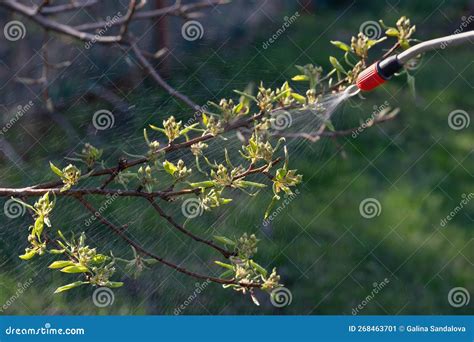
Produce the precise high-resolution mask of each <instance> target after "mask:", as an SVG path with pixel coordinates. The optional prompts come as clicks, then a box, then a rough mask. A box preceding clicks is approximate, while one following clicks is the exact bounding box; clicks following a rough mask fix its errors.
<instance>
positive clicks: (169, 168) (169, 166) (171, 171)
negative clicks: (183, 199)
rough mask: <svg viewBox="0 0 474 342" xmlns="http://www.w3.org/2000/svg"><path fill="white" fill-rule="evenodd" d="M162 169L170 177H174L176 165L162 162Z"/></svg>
mask: <svg viewBox="0 0 474 342" xmlns="http://www.w3.org/2000/svg"><path fill="white" fill-rule="evenodd" d="M163 167H164V168H165V171H166V172H167V173H169V174H170V175H174V173H175V172H176V171H177V170H178V168H177V167H176V165H174V164H173V163H171V162H169V161H167V160H165V161H164V162H163Z"/></svg>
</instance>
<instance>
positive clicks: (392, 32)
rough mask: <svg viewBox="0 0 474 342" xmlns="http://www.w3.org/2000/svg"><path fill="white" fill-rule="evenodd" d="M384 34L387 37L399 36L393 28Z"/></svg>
mask: <svg viewBox="0 0 474 342" xmlns="http://www.w3.org/2000/svg"><path fill="white" fill-rule="evenodd" d="M385 34H386V35H387V36H389V37H398V36H399V35H400V32H398V30H397V29H396V28H394V27H390V28H389V29H388V30H387V31H385Z"/></svg>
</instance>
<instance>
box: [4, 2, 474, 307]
mask: <svg viewBox="0 0 474 342" xmlns="http://www.w3.org/2000/svg"><path fill="white" fill-rule="evenodd" d="M303 6H307V7H306V9H304V8H302V7H303ZM473 10H474V3H473V2H472V1H461V0H459V1H450V2H445V1H395V2H390V3H389V2H385V1H377V2H375V1H354V2H350V1H342V0H340V1H312V2H311V1H307V2H304V1H300V2H298V1H296V2H295V1H275V2H273V1H271V2H269V1H234V3H233V4H230V5H226V6H222V7H219V8H218V9H214V10H211V11H207V12H206V16H204V17H202V18H199V20H200V22H201V23H203V26H204V30H205V34H204V37H203V39H202V40H198V41H197V42H193V43H190V42H186V41H184V40H183V39H182V38H181V36H180V32H179V30H180V25H181V24H182V22H181V21H179V20H175V19H172V20H169V21H168V22H167V25H168V26H167V27H168V30H169V32H170V33H169V37H168V41H167V45H168V48H169V49H170V51H171V53H170V54H169V55H168V56H167V57H166V59H165V60H163V61H160V62H156V67H157V68H159V69H160V70H162V72H163V73H164V75H165V76H166V78H167V79H169V81H170V82H171V83H172V84H173V85H175V86H176V87H178V88H179V90H180V91H182V92H184V93H186V94H188V95H189V96H190V97H192V98H193V99H194V100H195V101H196V102H197V103H199V104H204V103H205V102H206V101H207V100H214V101H218V100H219V99H220V98H221V97H231V96H232V90H233V89H243V88H244V87H245V86H246V85H247V84H248V83H249V82H252V81H253V82H255V83H257V82H259V81H260V80H262V81H263V82H264V83H265V85H266V86H268V87H275V86H280V85H281V84H282V83H283V82H284V81H285V80H287V79H290V78H291V77H292V76H293V75H295V74H296V69H295V68H294V65H295V64H298V65H304V64H307V63H315V64H319V65H322V66H323V67H325V69H326V70H328V69H329V67H330V65H329V61H328V57H329V56H331V55H338V56H339V55H340V54H339V51H338V50H337V49H336V48H335V47H333V46H332V45H331V44H330V43H329V41H330V40H342V41H346V42H348V41H349V40H350V37H351V36H352V35H355V34H356V33H357V32H358V30H359V27H360V25H361V24H362V23H364V22H366V21H369V20H378V19H383V20H384V21H385V23H387V24H393V23H394V22H395V21H396V20H397V19H398V18H399V17H400V16H402V15H406V16H408V17H409V18H411V20H412V22H413V23H414V24H416V25H417V33H416V37H417V38H418V39H421V40H427V39H430V38H435V37H438V36H442V35H447V34H452V33H453V32H454V31H455V30H457V29H458V28H459V27H460V25H462V23H463V22H465V21H467V20H468V19H469V18H470V15H472V14H474V13H473ZM295 11H298V12H299V13H300V15H301V16H300V17H299V18H298V19H297V20H296V22H295V23H294V24H292V25H291V27H290V28H288V29H287V31H286V32H285V33H284V34H283V35H281V36H280V37H279V38H278V40H277V41H276V42H275V43H273V44H271V46H270V47H269V48H268V49H263V47H262V44H263V43H264V42H265V41H267V40H268V38H269V37H270V36H271V35H272V34H273V33H274V32H275V31H276V30H278V28H279V27H281V25H282V23H283V22H284V17H285V16H291V15H293V14H294V13H295ZM0 13H1V15H2V21H5V20H7V19H8V20H10V19H11V18H10V17H9V16H8V14H7V13H3V12H0ZM473 21H474V20H473ZM25 22H26V21H25ZM469 25H470V26H469V28H464V30H467V29H472V27H473V26H472V22H471V23H470V24H469ZM2 26H3V25H2ZM27 28H28V36H27V38H26V39H25V40H23V41H22V43H21V45H20V44H16V45H15V43H11V42H5V46H4V47H2V55H1V56H0V58H1V60H2V63H1V64H2V65H3V66H4V67H3V69H4V70H3V71H2V75H1V76H2V78H3V81H4V83H5V85H6V86H4V87H3V88H2V91H1V92H2V94H1V97H2V103H3V110H2V116H3V119H4V122H6V121H8V117H9V116H8V115H10V114H8V113H10V112H11V111H9V109H11V108H15V106H16V105H18V104H25V103H27V102H28V101H29V100H30V99H33V100H34V101H36V102H35V113H34V114H33V113H28V114H27V115H25V117H23V118H22V119H21V121H20V122H19V123H18V124H17V125H15V126H14V128H12V129H11V130H9V131H8V132H7V134H6V135H5V139H7V140H8V142H9V143H10V144H11V146H13V147H14V149H15V150H16V152H17V154H18V155H20V156H21V159H22V162H21V163H22V164H16V165H15V163H13V162H12V161H11V160H9V159H8V158H4V156H3V155H0V157H2V158H1V159H0V163H1V164H0V185H1V186H2V187H7V186H8V187H13V186H16V187H20V186H26V185H29V184H35V183H39V182H42V181H47V180H52V179H54V176H53V175H52V174H51V172H50V170H49V168H48V161H49V160H52V161H54V162H55V163H57V164H65V163H66V161H65V160H63V159H62V158H63V157H64V156H66V155H70V154H71V153H72V151H79V150H80V148H81V145H82V144H83V143H84V142H91V143H93V144H94V145H96V146H98V147H101V148H104V149H105V152H104V155H105V159H106V161H107V162H108V164H109V165H111V166H112V165H115V163H116V160H117V157H118V156H120V155H123V153H122V152H121V151H123V150H125V151H127V152H129V153H142V152H143V151H144V148H145V146H144V144H143V141H142V137H141V130H142V129H143V127H145V126H146V125H148V124H149V123H154V124H157V123H160V122H161V120H162V118H164V117H167V116H169V115H175V116H177V117H179V118H182V119H184V120H185V121H186V119H187V118H189V117H191V115H192V113H189V112H188V111H187V110H186V108H185V107H184V106H183V105H181V104H178V103H176V102H175V101H174V100H170V99H169V97H168V96H167V95H165V94H164V92H163V91H162V90H161V89H158V88H157V87H156V86H155V85H154V84H153V83H152V82H151V80H145V81H143V77H142V76H140V73H139V72H137V70H136V67H135V62H134V61H133V57H131V56H127V55H123V53H121V52H120V51H119V50H117V51H111V49H106V48H101V47H94V48H93V49H91V50H90V51H87V50H85V49H84V47H83V46H80V44H77V43H73V42H69V49H70V50H71V52H68V53H70V54H73V55H75V56H78V58H77V59H74V63H73V64H72V65H71V67H69V68H67V69H66V70H65V71H64V72H62V73H60V74H59V75H58V77H57V79H55V80H54V83H53V84H52V86H51V93H52V97H53V99H55V101H57V103H58V104H63V103H64V107H63V108H64V110H63V111H62V112H61V113H59V114H58V115H60V117H61V116H63V117H64V118H65V119H66V120H67V124H64V123H62V124H61V122H62V121H61V119H58V118H57V117H56V120H54V118H52V117H49V116H47V115H44V114H41V106H42V104H41V103H40V102H39V101H37V98H36V96H37V94H34V92H33V91H31V89H33V90H35V89H36V90H38V89H37V88H34V87H29V88H28V90H25V88H24V87H23V86H21V85H18V84H13V82H10V83H9V84H10V85H8V86H7V83H8V82H9V80H11V78H12V77H13V76H14V75H17V76H18V75H20V76H21V75H24V74H25V73H27V72H31V73H34V72H35V71H34V70H37V67H38V65H39V64H36V65H35V63H29V64H28V65H26V64H24V62H26V61H29V58H31V55H33V56H35V52H34V51H37V50H38V46H39V45H38V44H35V43H34V39H33V36H34V33H35V32H34V30H35V26H34V24H31V23H27ZM30 38H31V39H30ZM148 44H149V45H150V46H153V44H154V41H153V39H152V40H151V42H149V43H148ZM2 45H3V41H2ZM61 46H62V48H61ZM64 46H65V42H61V44H59V43H58V45H57V46H56V45H54V47H55V49H56V50H55V52H53V56H55V57H57V60H58V61H60V60H61V57H63V54H66V52H64V51H65V48H64ZM386 47H387V46H383V48H386ZM472 52H473V45H472V44H470V45H467V46H465V47H463V48H458V49H454V50H450V49H446V50H444V51H440V52H435V53H431V54H427V55H426V56H424V57H423V59H422V61H421V64H420V66H419V67H418V68H417V69H416V70H414V71H412V74H414V75H415V77H416V88H417V93H416V97H413V95H412V94H411V93H410V91H409V89H408V86H407V84H406V79H405V77H400V78H399V79H396V80H394V81H391V82H389V83H387V84H386V85H385V86H384V87H382V88H380V89H378V90H376V91H374V92H372V93H368V94H364V97H365V98H366V99H365V100H364V101H362V100H360V99H355V100H351V101H349V102H347V103H345V104H343V105H342V106H341V107H340V108H339V109H338V111H337V113H335V116H334V119H333V120H334V124H335V126H336V127H337V128H340V129H343V128H348V127H353V126H357V125H358V124H359V123H360V122H361V120H365V119H366V118H368V117H370V115H371V114H372V112H373V110H374V109H373V108H374V106H380V105H383V104H384V103H385V102H386V101H387V102H388V104H389V106H391V107H393V108H396V107H399V108H400V110H401V111H400V115H399V117H398V119H396V120H395V121H392V122H389V123H386V124H383V125H380V126H376V127H373V128H371V129H367V130H365V131H364V132H363V133H362V134H361V135H360V136H358V137H357V138H355V139H354V138H352V137H351V136H348V137H344V138H340V139H338V140H337V144H335V143H334V142H333V141H332V140H322V141H320V142H317V143H316V144H311V143H304V144H302V145H301V146H299V147H298V153H296V152H295V156H294V157H293V158H292V164H293V166H294V167H295V168H298V170H299V171H300V172H301V173H302V174H303V175H304V181H303V184H302V185H301V186H300V187H299V190H300V194H299V195H298V196H297V197H296V198H295V199H294V200H293V201H291V204H290V205H289V206H288V207H287V208H285V209H284V210H283V211H282V212H281V213H280V214H279V215H277V216H276V218H275V220H274V221H272V223H271V225H267V226H263V225H262V224H261V221H262V215H263V211H264V210H265V207H266V206H267V204H268V201H269V199H270V194H263V195H262V196H258V197H257V198H248V197H245V196H242V197H241V200H236V201H234V205H233V206H232V207H231V208H226V210H225V211H224V210H223V211H219V210H217V211H215V212H213V213H211V214H208V213H206V214H204V215H203V216H202V217H200V218H199V219H196V220H193V221H192V222H190V223H189V224H188V227H189V228H190V229H191V230H193V231H194V232H199V233H200V234H201V235H204V236H212V235H214V234H216V233H218V234H219V235H229V236H233V235H237V236H238V235H240V234H241V233H243V232H253V233H255V234H257V236H258V237H259V238H260V239H261V240H262V241H261V242H260V248H259V253H258V256H257V260H259V261H260V263H261V264H263V265H265V266H268V267H269V268H270V267H272V266H275V267H277V268H278V270H279V273H280V274H281V275H282V282H283V283H284V284H285V286H286V287H287V288H288V289H289V290H290V291H291V294H292V303H291V305H289V306H286V307H284V308H275V307H273V306H272V305H271V303H270V301H269V299H268V297H267V296H263V295H260V294H258V298H259V299H260V300H261V306H260V307H257V306H255V305H254V304H253V303H252V301H251V300H250V299H249V298H248V296H246V297H244V296H242V295H241V294H239V293H236V292H233V291H231V290H228V289H222V288H221V287H220V286H219V285H215V284H210V285H208V286H206V287H205V290H204V291H202V292H201V293H200V294H199V295H198V296H197V297H196V298H195V299H193V300H191V301H190V303H189V304H187V305H185V309H183V310H182V314H303V315H305V314H315V315H321V314H352V313H353V310H354V308H356V307H357V306H358V305H359V304H361V303H362V302H363V301H364V299H365V298H366V296H368V295H369V294H370V293H371V291H372V290H373V288H374V283H380V282H382V281H384V279H388V281H389V282H388V284H387V285H386V286H385V287H384V288H383V290H381V291H380V292H379V293H378V294H376V296H375V297H374V299H373V300H370V301H369V303H367V305H364V308H363V309H362V310H359V311H360V312H359V314H473V313H474V311H473V308H474V304H473V303H474V301H473V300H472V299H471V301H470V303H468V304H467V305H465V306H463V307H461V308H455V307H453V306H451V305H450V304H449V302H448V293H449V291H450V290H451V289H452V288H455V287H463V288H465V289H467V291H468V292H469V293H470V294H471V296H472V295H474V286H473V284H474V269H473V265H474V264H473V263H474V252H473V230H472V229H473V220H474V203H472V202H470V203H468V205H467V206H465V207H464V208H463V209H462V210H461V211H460V212H459V213H458V214H457V215H456V216H455V217H454V219H453V220H452V221H451V222H449V224H447V225H446V226H445V227H442V226H441V225H440V221H441V219H442V218H444V217H446V216H447V215H448V214H449V213H450V212H451V211H452V210H453V209H454V208H455V207H456V206H459V204H460V202H461V201H462V199H463V197H462V196H463V194H470V193H473V192H474V182H473V180H474V155H473V153H472V152H473V143H472V142H473V139H472V137H473V133H474V129H473V127H474V124H472V123H471V125H470V126H468V127H466V128H464V129H462V130H458V131H456V130H453V129H451V128H450V126H449V125H448V115H449V113H451V112H452V111H454V110H464V111H466V112H468V113H469V114H470V115H471V118H472V113H473V108H474V97H473V96H472V95H473V88H474V64H473V61H474V58H473V54H472ZM381 53H382V52H381V51H380V50H378V51H373V54H372V58H375V57H377V56H379V55H380V54H381ZM64 57H65V56H64ZM118 57H120V58H118ZM92 61H93V62H92ZM32 64H33V65H32ZM99 86H100V87H104V88H107V89H109V90H110V89H112V90H113V92H115V93H116V94H117V96H119V97H120V98H122V99H123V101H124V102H126V105H125V106H124V109H123V108H122V111H120V110H117V108H114V107H111V106H110V103H106V102H104V101H101V99H100V98H97V97H95V96H89V95H88V96H82V94H84V93H85V92H86V91H89V90H91V89H96V88H97V87H99ZM22 87H23V88H22ZM98 92H100V90H99V91H98ZM58 106H59V105H58ZM103 108H107V109H109V110H111V111H113V112H114V114H115V119H116V120H115V125H114V127H113V129H110V130H107V131H101V132H96V131H95V130H94V129H92V128H91V117H92V114H93V113H94V112H95V111H96V110H99V109H103ZM36 110H37V111H36ZM71 129H72V130H71ZM76 135H77V136H76ZM341 149H342V151H341ZM4 152H5V151H4ZM366 198H375V199H377V200H378V201H379V202H380V204H381V208H382V209H381V212H380V215H379V216H377V217H375V218H373V219H366V218H364V217H362V216H361V215H360V212H359V204H360V203H361V201H363V200H364V199H366ZM3 203H4V199H2V202H1V204H2V205H3ZM95 203H97V204H98V205H100V202H99V201H96V202H95ZM170 208H171V207H170ZM169 210H172V209H169ZM174 212H175V213H179V208H178V209H174ZM1 214H2V216H0V225H1V229H0V234H1V238H0V265H1V266H0V304H2V303H6V302H7V301H8V300H9V298H10V297H11V296H12V295H14V293H15V292H16V291H17V288H18V287H19V286H20V287H21V284H23V283H25V282H26V281H27V280H28V279H30V278H31V279H32V285H31V286H28V287H27V289H26V290H25V291H24V293H23V294H22V295H21V296H20V297H19V298H18V299H16V300H14V301H13V303H12V304H11V305H8V308H7V309H6V310H4V311H3V312H2V314H36V315H38V314H117V315H124V314H140V315H141V314H171V315H172V314H174V313H175V311H176V308H178V307H179V306H180V305H181V304H184V303H185V302H186V301H187V299H188V297H189V296H192V295H193V293H194V291H195V288H196V286H197V285H199V284H201V282H199V281H198V282H196V280H195V279H191V278H188V277H186V276H183V275H181V274H179V273H175V272H173V271H172V270H170V269H167V268H165V267H163V266H160V265H158V266H155V267H153V268H152V269H150V270H147V271H146V272H145V273H144V274H143V275H142V276H141V277H140V278H139V279H133V278H131V277H129V276H128V275H126V274H125V273H124V272H123V270H122V269H120V270H119V271H118V273H117V276H116V278H122V279H124V281H125V283H126V284H125V286H124V287H122V288H120V289H116V290H114V294H115V301H114V303H113V305H111V306H109V307H106V308H97V307H96V306H94V305H93V304H92V300H91V295H92V292H93V289H91V288H80V289H77V290H74V291H69V292H67V293H65V294H61V295H53V294H52V292H53V291H54V289H55V288H56V287H58V286H60V285H62V284H65V283H69V282H71V281H74V280H75V277H74V276H73V275H63V274H59V272H51V271H49V270H47V268H46V266H47V265H48V263H49V262H50V261H51V258H49V257H45V258H42V259H35V260H32V261H30V262H21V261H20V260H19V259H18V257H17V256H18V255H19V254H21V253H22V252H23V250H24V248H25V247H26V235H27V232H26V229H27V227H28V225H29V224H30V222H31V218H29V217H28V215H24V216H23V217H21V218H16V219H9V218H7V217H5V216H4V215H3V212H2V213H1ZM106 215H107V217H111V218H112V219H113V221H115V222H122V223H125V222H126V223H129V224H130V228H129V230H130V232H131V233H132V235H133V236H134V237H136V238H137V239H138V240H140V241H142V242H143V243H144V244H145V245H147V246H148V247H150V248H152V249H153V250H154V251H156V252H157V253H158V254H160V255H163V256H166V257H167V258H168V259H171V260H173V261H175V262H178V263H179V262H182V263H183V265H185V266H186V267H187V268H189V269H193V270H196V271H200V272H207V273H211V274H219V273H220V271H221V270H220V269H219V268H218V267H216V266H215V265H213V260H216V258H218V255H216V254H215V253H213V252H212V251H209V250H207V249H206V248H201V247H200V246H196V245H195V244H193V243H192V242H190V241H189V240H186V239H185V238H183V237H182V236H179V235H177V234H176V233H175V232H174V231H173V230H172V229H171V228H170V227H168V226H167V225H166V224H165V222H164V221H163V220H161V219H160V218H159V217H157V216H156V215H155V212H154V211H153V210H152V209H150V208H148V207H147V205H146V203H145V201H140V200H126V199H120V200H118V201H115V202H114V203H113V204H112V205H111V206H110V207H109V208H108V209H107V212H106ZM87 217H88V214H87V213H86V212H84V210H82V208H79V207H78V206H77V204H75V203H74V201H73V200H69V199H65V200H63V201H60V202H59V203H58V206H57V209H56V211H55V214H54V216H53V224H54V225H55V226H56V227H57V228H60V229H61V230H63V231H68V230H72V231H76V232H80V231H86V233H87V235H88V238H89V241H90V243H91V244H92V245H97V246H99V247H100V250H103V251H106V250H108V249H111V250H113V251H114V254H115V255H120V256H122V257H131V251H130V250H129V249H128V248H127V247H126V246H124V245H123V244H122V243H121V242H119V241H115V240H114V239H113V238H112V237H111V236H110V234H109V233H108V231H107V230H106V229H105V228H104V227H102V226H101V225H100V224H98V223H97V222H96V223H94V224H93V225H91V226H90V227H85V225H84V220H85V219H87Z"/></svg>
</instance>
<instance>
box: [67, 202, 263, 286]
mask: <svg viewBox="0 0 474 342" xmlns="http://www.w3.org/2000/svg"><path fill="white" fill-rule="evenodd" d="M76 198H77V200H78V201H79V202H80V203H81V204H82V205H83V206H84V207H85V208H86V209H87V210H89V211H90V212H91V213H92V214H93V215H95V217H97V219H98V220H99V221H100V222H101V223H102V224H104V225H105V226H107V227H108V228H109V229H110V230H111V231H112V232H113V233H114V234H115V235H117V236H119V237H120V238H121V239H122V240H124V241H125V242H126V243H127V244H128V245H130V246H133V247H134V248H135V249H136V250H137V252H139V253H140V254H142V255H144V256H148V257H150V258H153V259H155V260H156V261H158V262H160V263H162V264H163V265H166V266H168V267H170V268H172V269H174V270H176V271H178V272H180V273H183V274H186V275H188V276H191V277H194V278H197V279H203V280H209V281H212V282H214V283H218V284H223V285H226V284H227V285H232V284H234V285H240V286H242V287H246V288H259V287H261V285H260V284H254V283H237V282H235V281H233V280H228V279H222V278H216V277H210V276H206V275H203V274H199V273H195V272H192V271H189V270H188V269H186V268H184V267H181V266H179V265H176V264H174V263H172V262H170V261H168V260H166V259H164V258H162V257H160V256H158V255H156V254H154V253H152V252H150V251H148V250H146V249H145V248H144V247H142V246H141V245H140V244H139V243H138V242H136V241H134V240H133V239H131V238H130V237H128V236H127V235H126V234H125V232H124V231H123V230H122V229H120V228H119V227H117V226H116V225H114V224H113V223H112V222H110V221H108V220H107V219H106V218H104V217H103V216H102V215H101V214H100V213H99V212H98V211H97V210H96V209H95V208H94V207H93V206H92V205H91V204H90V203H89V202H88V201H86V200H85V199H84V198H83V197H82V196H77V197H76Z"/></svg>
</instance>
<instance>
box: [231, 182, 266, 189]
mask: <svg viewBox="0 0 474 342" xmlns="http://www.w3.org/2000/svg"><path fill="white" fill-rule="evenodd" d="M238 184H239V185H242V186H243V187H254V188H265V187H266V186H267V185H266V184H262V183H256V182H249V181H239V183H238Z"/></svg>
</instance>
